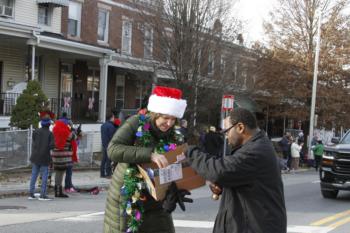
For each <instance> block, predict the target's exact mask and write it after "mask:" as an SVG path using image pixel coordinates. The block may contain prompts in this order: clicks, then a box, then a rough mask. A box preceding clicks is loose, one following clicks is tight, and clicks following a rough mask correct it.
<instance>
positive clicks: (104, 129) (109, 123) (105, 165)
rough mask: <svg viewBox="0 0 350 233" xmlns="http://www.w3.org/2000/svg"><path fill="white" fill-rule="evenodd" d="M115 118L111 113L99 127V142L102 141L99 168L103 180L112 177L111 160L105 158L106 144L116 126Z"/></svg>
mask: <svg viewBox="0 0 350 233" xmlns="http://www.w3.org/2000/svg"><path fill="white" fill-rule="evenodd" d="M115 119H116V116H115V114H114V113H111V114H110V115H109V116H108V117H107V120H106V122H105V123H103V124H102V125H101V141H102V160H101V167H100V176H101V177H104V178H111V175H112V164H111V160H110V159H109V157H108V156H107V148H108V144H109V142H110V141H111V139H112V137H113V135H114V133H115V131H116V130H117V126H116V125H115V123H114V120H115Z"/></svg>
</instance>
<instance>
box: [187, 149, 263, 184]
mask: <svg viewBox="0 0 350 233" xmlns="http://www.w3.org/2000/svg"><path fill="white" fill-rule="evenodd" d="M187 157H188V158H189V162H190V163H191V167H192V168H193V169H194V170H196V171H197V172H198V173H199V175H201V176H202V177H204V178H205V179H207V180H209V181H211V182H214V183H216V184H219V185H221V186H225V187H238V186H242V185H249V184H251V183H252V182H254V178H255V177H256V175H257V173H258V167H259V161H257V156H256V154H254V153H253V150H249V149H248V150H247V149H243V148H241V149H238V150H236V151H235V152H234V154H232V155H229V156H223V157H219V158H214V157H211V156H210V155H209V154H206V153H203V152H201V151H200V150H199V148H197V147H190V148H189V150H188V151H187Z"/></svg>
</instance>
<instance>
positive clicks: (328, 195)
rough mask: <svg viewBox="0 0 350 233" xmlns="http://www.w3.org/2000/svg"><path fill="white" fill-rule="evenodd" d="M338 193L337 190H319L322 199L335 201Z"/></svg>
mask: <svg viewBox="0 0 350 233" xmlns="http://www.w3.org/2000/svg"><path fill="white" fill-rule="evenodd" d="M338 192H339V190H323V189H321V193H322V196H323V197H324V198H331V199H335V198H337V196H338Z"/></svg>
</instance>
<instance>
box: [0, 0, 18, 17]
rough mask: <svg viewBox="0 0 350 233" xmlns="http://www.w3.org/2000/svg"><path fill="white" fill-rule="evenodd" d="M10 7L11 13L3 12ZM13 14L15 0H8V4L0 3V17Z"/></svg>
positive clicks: (12, 15)
mask: <svg viewBox="0 0 350 233" xmlns="http://www.w3.org/2000/svg"><path fill="white" fill-rule="evenodd" d="M9 9H11V15H9V14H5V13H6V10H7V11H8V10H9ZM14 16H15V0H9V5H5V4H0V17H4V18H14Z"/></svg>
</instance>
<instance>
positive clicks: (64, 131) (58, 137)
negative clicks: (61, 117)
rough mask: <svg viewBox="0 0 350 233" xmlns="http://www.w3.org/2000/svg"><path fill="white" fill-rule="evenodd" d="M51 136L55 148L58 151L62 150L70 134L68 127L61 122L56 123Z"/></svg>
mask: <svg viewBox="0 0 350 233" xmlns="http://www.w3.org/2000/svg"><path fill="white" fill-rule="evenodd" d="M52 133H53V136H54V138H55V146H56V148H57V149H59V150H63V149H64V145H65V144H66V141H67V139H68V137H69V135H70V133H71V131H70V129H69V127H68V125H66V124H65V123H63V122H62V121H56V122H55V126H54V127H53V129H52Z"/></svg>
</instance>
